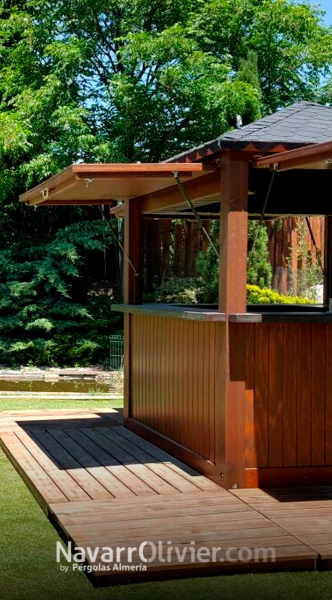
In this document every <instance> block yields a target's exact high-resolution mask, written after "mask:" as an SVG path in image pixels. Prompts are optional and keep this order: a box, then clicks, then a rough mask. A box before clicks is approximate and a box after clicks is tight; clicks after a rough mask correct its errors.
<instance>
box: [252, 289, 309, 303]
mask: <svg viewBox="0 0 332 600" xmlns="http://www.w3.org/2000/svg"><path fill="white" fill-rule="evenodd" d="M247 302H248V304H315V301H314V300H312V299H310V298H299V296H284V295H283V294H279V292H275V291H274V290H271V289H267V288H263V289H262V288H260V287H259V286H258V285H247Z"/></svg>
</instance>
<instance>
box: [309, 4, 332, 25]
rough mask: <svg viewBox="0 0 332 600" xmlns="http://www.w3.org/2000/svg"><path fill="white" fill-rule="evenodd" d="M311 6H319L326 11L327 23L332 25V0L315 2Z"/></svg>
mask: <svg viewBox="0 0 332 600" xmlns="http://www.w3.org/2000/svg"><path fill="white" fill-rule="evenodd" d="M311 4H319V5H320V7H321V8H322V9H323V10H326V15H325V22H326V24H327V25H332V0H313V1H312V2H311Z"/></svg>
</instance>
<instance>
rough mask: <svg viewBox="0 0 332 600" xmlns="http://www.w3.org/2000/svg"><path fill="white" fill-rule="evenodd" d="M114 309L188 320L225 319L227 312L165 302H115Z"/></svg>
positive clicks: (214, 320)
mask: <svg viewBox="0 0 332 600" xmlns="http://www.w3.org/2000/svg"><path fill="white" fill-rule="evenodd" d="M112 310H114V311H116V312H122V313H129V314H135V315H146V316H147V317H165V318H167V319H186V320H188V321H205V322H206V321H213V322H221V323H223V322H224V321H225V314H224V313H220V312H218V311H214V310H207V309H199V308H195V307H192V308H190V307H186V308H184V307H181V306H167V305H165V304H163V305H161V306H158V304H152V305H146V304H140V305H137V304H113V306H112Z"/></svg>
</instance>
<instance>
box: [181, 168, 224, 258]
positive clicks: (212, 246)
mask: <svg viewBox="0 0 332 600" xmlns="http://www.w3.org/2000/svg"><path fill="white" fill-rule="evenodd" d="M173 174H174V179H175V181H176V183H177V185H178V188H179V190H180V192H181V193H182V196H183V197H184V198H185V200H186V202H187V204H188V205H189V207H190V209H191V210H192V212H193V213H194V216H195V218H196V221H197V223H198V224H199V227H200V229H201V231H203V233H204V235H205V236H206V238H207V239H208V241H209V242H210V244H211V248H212V249H213V251H214V253H215V255H216V256H217V258H220V255H219V252H218V250H217V247H216V246H215V244H214V242H213V240H212V238H211V236H210V234H209V232H208V231H207V229H206V227H205V225H204V223H203V221H202V219H201V217H200V215H199V214H198V212H197V210H196V208H195V207H194V204H193V202H192V200H191V199H190V198H189V196H188V194H187V192H186V189H185V187H184V185H183V183H182V182H181V181H180V178H179V175H178V173H173Z"/></svg>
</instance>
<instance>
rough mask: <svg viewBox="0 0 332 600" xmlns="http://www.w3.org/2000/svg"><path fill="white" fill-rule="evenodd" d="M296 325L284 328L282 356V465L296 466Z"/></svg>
mask: <svg viewBox="0 0 332 600" xmlns="http://www.w3.org/2000/svg"><path fill="white" fill-rule="evenodd" d="M297 329H298V324H297V323H288V324H285V326H284V342H283V348H282V349H280V352H282V354H283V401H284V402H283V465H284V466H285V467H295V466H296V464H297V378H298V372H297V370H296V369H295V368H294V365H295V364H296V363H297V360H298V358H297V342H298V331H297Z"/></svg>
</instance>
